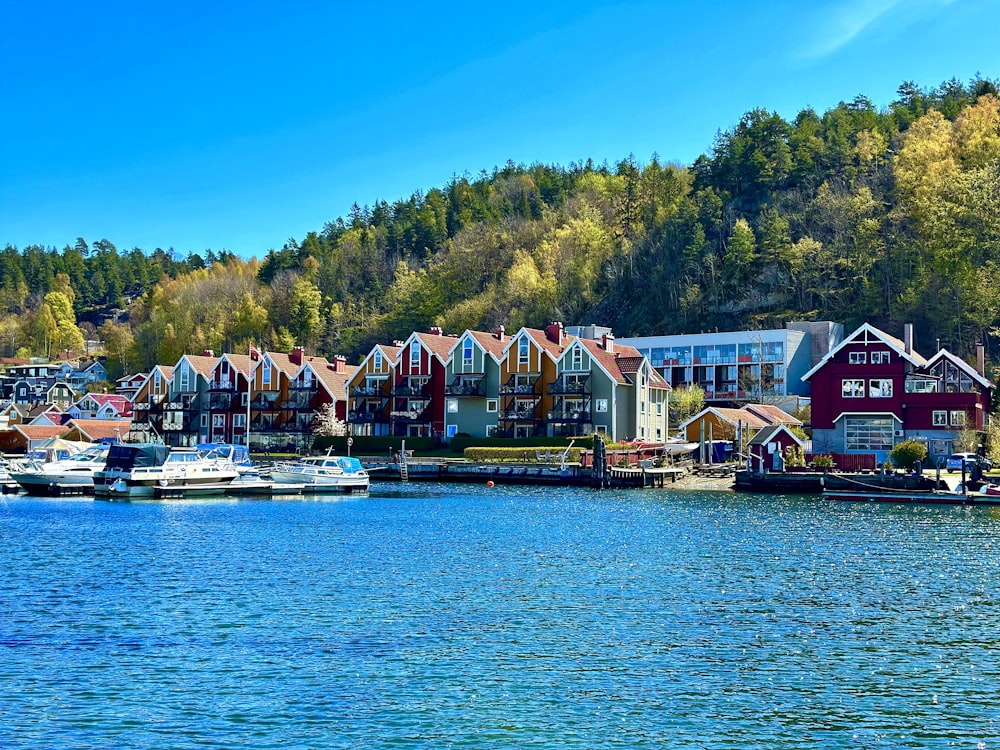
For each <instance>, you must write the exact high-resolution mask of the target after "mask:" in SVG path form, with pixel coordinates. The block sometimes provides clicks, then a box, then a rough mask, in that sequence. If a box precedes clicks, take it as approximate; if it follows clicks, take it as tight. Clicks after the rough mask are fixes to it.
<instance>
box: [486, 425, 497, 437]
mask: <svg viewBox="0 0 1000 750" xmlns="http://www.w3.org/2000/svg"><path fill="white" fill-rule="evenodd" d="M496 434H497V426H496V425H495V424H488V425H486V437H493V436H494V435H496Z"/></svg>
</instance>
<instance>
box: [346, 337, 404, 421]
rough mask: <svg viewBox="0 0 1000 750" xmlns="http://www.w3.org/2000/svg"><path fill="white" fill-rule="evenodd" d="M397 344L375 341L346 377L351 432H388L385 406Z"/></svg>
mask: <svg viewBox="0 0 1000 750" xmlns="http://www.w3.org/2000/svg"><path fill="white" fill-rule="evenodd" d="M400 351H401V348H400V347H399V346H387V345H385V344H376V345H375V346H374V347H372V350H371V351H370V352H368V355H367V356H366V357H365V358H364V359H363V360H362V361H361V364H360V365H358V366H357V368H356V369H355V370H354V372H353V373H351V375H350V377H349V378H348V381H347V423H348V432H349V433H350V434H351V435H359V436H361V435H367V436H377V435H389V434H391V433H390V432H389V427H390V421H389V406H390V403H391V401H392V386H393V373H394V372H395V367H396V360H397V359H398V358H399V353H400Z"/></svg>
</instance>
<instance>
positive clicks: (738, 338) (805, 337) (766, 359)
mask: <svg viewBox="0 0 1000 750" xmlns="http://www.w3.org/2000/svg"><path fill="white" fill-rule="evenodd" d="M842 338H843V326H842V325H840V324H839V323H831V322H794V323H789V324H788V325H787V327H785V328H781V329H771V330H762V331H725V332H715V333H695V334H673V335H664V336H638V337H624V338H621V339H619V343H620V344H626V345H629V346H634V347H635V348H636V349H637V350H638V351H639V353H640V354H642V355H643V356H645V357H646V358H647V359H648V360H649V361H650V362H651V363H652V365H653V367H655V368H656V369H657V370H658V371H659V372H660V374H661V375H662V376H663V379H664V380H665V381H666V382H667V383H669V384H670V386H671V387H672V388H684V387H687V386H691V385H697V386H698V387H700V388H701V389H702V390H703V391H704V392H705V401H706V403H714V404H727V403H728V404H732V403H736V402H740V401H753V402H760V401H765V400H766V401H769V402H774V403H777V404H779V405H781V406H784V407H786V408H791V409H793V410H794V409H795V408H796V407H797V402H798V400H799V399H798V398H797V397H808V396H809V384H808V382H806V381H803V380H802V376H803V375H804V374H805V373H806V372H807V371H808V370H809V369H810V368H811V367H813V366H814V365H815V364H816V363H817V362H819V360H820V359H822V358H823V357H824V356H825V355H826V354H827V352H829V351H830V349H832V348H833V347H834V346H836V345H837V344H838V343H840V341H841V339H842Z"/></svg>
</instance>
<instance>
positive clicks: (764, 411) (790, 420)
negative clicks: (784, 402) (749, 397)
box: [740, 404, 802, 427]
mask: <svg viewBox="0 0 1000 750" xmlns="http://www.w3.org/2000/svg"><path fill="white" fill-rule="evenodd" d="M740 408H741V409H744V410H746V411H749V412H753V413H754V414H756V415H757V416H758V417H760V418H761V419H764V420H766V421H767V422H770V423H771V424H788V425H792V426H793V427H801V426H802V420H800V419H797V418H795V417H793V416H792V415H791V414H789V413H788V412H786V411H784V410H783V409H779V408H778V407H777V406H774V405H773V404H744V405H743V406H741V407H740Z"/></svg>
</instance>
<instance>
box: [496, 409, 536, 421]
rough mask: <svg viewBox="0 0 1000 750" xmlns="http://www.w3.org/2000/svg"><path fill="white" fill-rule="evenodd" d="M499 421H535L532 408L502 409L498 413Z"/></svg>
mask: <svg viewBox="0 0 1000 750" xmlns="http://www.w3.org/2000/svg"><path fill="white" fill-rule="evenodd" d="M499 417H500V421H501V422H537V421H538V416H537V415H536V414H535V410H534V409H504V410H503V411H501V412H500V414H499Z"/></svg>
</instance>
